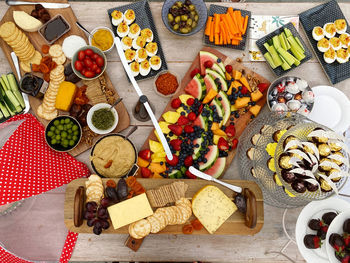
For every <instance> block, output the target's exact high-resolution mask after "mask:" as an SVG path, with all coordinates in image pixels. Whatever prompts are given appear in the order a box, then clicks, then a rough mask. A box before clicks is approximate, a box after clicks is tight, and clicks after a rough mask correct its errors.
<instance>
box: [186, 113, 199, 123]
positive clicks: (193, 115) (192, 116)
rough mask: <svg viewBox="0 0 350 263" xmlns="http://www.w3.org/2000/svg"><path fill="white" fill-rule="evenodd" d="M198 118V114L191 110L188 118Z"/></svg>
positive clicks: (192, 119) (191, 119)
mask: <svg viewBox="0 0 350 263" xmlns="http://www.w3.org/2000/svg"><path fill="white" fill-rule="evenodd" d="M196 118H197V116H196V114H195V113H194V112H190V113H189V114H188V115H187V119H189V120H190V121H194V120H195V119H196Z"/></svg>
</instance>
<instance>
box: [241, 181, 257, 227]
mask: <svg viewBox="0 0 350 263" xmlns="http://www.w3.org/2000/svg"><path fill="white" fill-rule="evenodd" d="M243 195H244V197H245V198H246V202H247V212H246V214H245V225H246V226H247V227H249V228H255V226H256V222H257V218H258V211H257V204H256V198H255V195H254V193H253V192H252V191H250V190H249V189H248V188H244V190H243Z"/></svg>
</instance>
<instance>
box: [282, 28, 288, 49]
mask: <svg viewBox="0 0 350 263" xmlns="http://www.w3.org/2000/svg"><path fill="white" fill-rule="evenodd" d="M282 36H283V39H284V41H286V45H287V50H289V49H290V44H289V42H288V40H287V37H286V34H285V33H284V32H282Z"/></svg>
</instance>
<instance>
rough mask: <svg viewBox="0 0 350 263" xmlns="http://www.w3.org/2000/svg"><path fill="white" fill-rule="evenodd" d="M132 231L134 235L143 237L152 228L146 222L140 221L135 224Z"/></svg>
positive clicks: (144, 220)
mask: <svg viewBox="0 0 350 263" xmlns="http://www.w3.org/2000/svg"><path fill="white" fill-rule="evenodd" d="M133 229H134V233H135V234H136V235H138V236H141V237H145V236H147V235H148V234H149V233H150V232H151V229H152V226H151V224H150V222H149V221H148V220H146V219H141V220H139V221H137V222H135V224H134V226H133Z"/></svg>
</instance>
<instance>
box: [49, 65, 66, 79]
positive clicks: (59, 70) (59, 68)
mask: <svg viewBox="0 0 350 263" xmlns="http://www.w3.org/2000/svg"><path fill="white" fill-rule="evenodd" d="M63 73H64V67H63V65H57V67H56V68H54V69H53V70H51V71H50V78H51V76H56V77H57V76H60V75H61V74H63Z"/></svg>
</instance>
